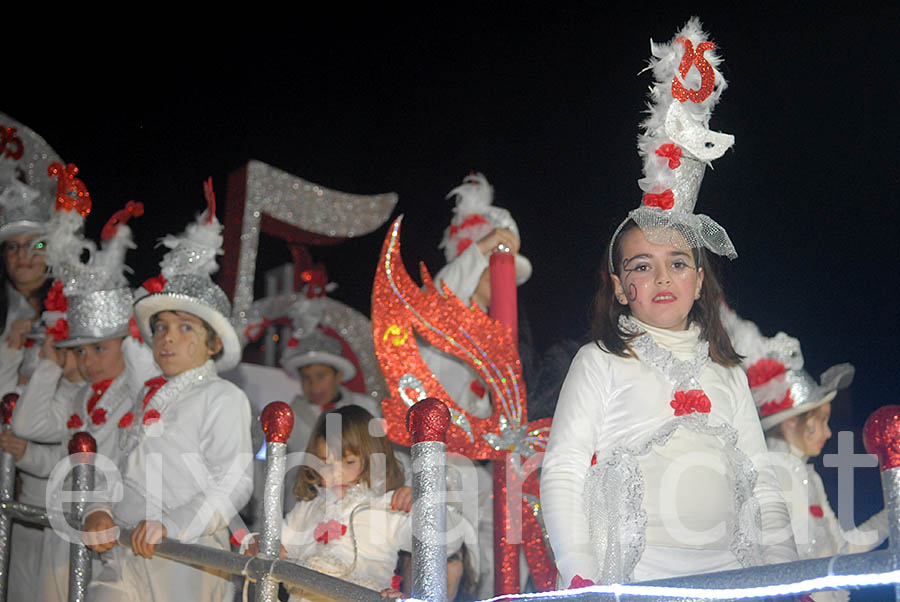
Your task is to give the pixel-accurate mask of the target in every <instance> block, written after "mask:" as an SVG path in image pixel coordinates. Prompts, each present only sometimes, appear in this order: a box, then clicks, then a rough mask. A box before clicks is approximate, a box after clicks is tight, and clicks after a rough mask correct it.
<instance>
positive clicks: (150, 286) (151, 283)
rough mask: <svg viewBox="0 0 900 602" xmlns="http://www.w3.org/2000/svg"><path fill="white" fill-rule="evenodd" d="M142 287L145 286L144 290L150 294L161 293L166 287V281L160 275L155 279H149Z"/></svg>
mask: <svg viewBox="0 0 900 602" xmlns="http://www.w3.org/2000/svg"><path fill="white" fill-rule="evenodd" d="M141 286H143V287H144V290H145V291H147V292H148V293H161V292H162V290H163V289H164V288H165V287H166V279H165V278H164V277H163V275H162V274H160V275H159V276H154V277H153V278H147V279H146V280H144V284H142V285H141Z"/></svg>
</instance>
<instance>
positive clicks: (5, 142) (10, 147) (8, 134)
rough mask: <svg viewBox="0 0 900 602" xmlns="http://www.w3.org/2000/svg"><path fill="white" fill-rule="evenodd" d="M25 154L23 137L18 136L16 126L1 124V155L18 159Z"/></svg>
mask: <svg viewBox="0 0 900 602" xmlns="http://www.w3.org/2000/svg"><path fill="white" fill-rule="evenodd" d="M24 154H25V145H24V144H22V139H21V138H19V137H18V136H16V128H8V127H6V126H3V125H0V155H3V156H4V157H6V158H7V159H13V160H15V161H18V160H19V159H21V158H22V155H24Z"/></svg>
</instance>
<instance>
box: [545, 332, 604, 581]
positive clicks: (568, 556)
mask: <svg viewBox="0 0 900 602" xmlns="http://www.w3.org/2000/svg"><path fill="white" fill-rule="evenodd" d="M598 357H599V358H600V361H598V360H597V359H595V358H598ZM601 363H602V356H596V355H595V356H593V357H592V356H591V355H589V354H587V353H585V348H582V350H581V351H579V352H578V354H577V355H576V356H575V358H574V359H573V361H572V365H571V367H570V368H569V373H568V375H566V380H565V382H564V383H563V386H562V390H561V392H560V395H559V402H558V403H557V406H556V413H555V414H554V416H553V426H552V428H551V430H550V439H549V441H548V444H547V452H546V454H545V455H544V462H543V467H542V469H541V504H542V506H543V512H544V524H545V525H546V526H547V532H548V534H549V536H550V544H551V546H552V548H553V554H554V556H555V557H556V565H557V568H558V569H559V572H560V583H561V585H562V586H563V587H566V586H568V585H569V583H571V581H572V577H574V576H575V575H580V576H581V577H583V578H585V579H592V580H595V581H596V580H598V578H599V567H598V566H597V562H596V560H595V559H594V553H593V551H592V548H591V544H590V535H589V532H588V521H587V516H586V514H585V509H584V505H583V504H584V502H583V492H584V481H585V477H586V475H587V471H588V468H590V463H591V457H592V456H593V454H594V450H595V445H594V440H593V439H594V425H596V424H599V423H600V422H602V421H603V408H604V401H605V399H606V397H607V395H608V391H607V383H608V382H609V378H608V366H604V365H601Z"/></svg>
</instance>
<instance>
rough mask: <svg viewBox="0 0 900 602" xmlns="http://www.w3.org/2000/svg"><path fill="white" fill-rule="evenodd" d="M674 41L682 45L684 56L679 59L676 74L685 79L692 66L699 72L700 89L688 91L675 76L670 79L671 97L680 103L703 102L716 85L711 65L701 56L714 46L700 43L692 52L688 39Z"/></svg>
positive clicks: (692, 45) (691, 44) (710, 43)
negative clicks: (679, 62)
mask: <svg viewBox="0 0 900 602" xmlns="http://www.w3.org/2000/svg"><path fill="white" fill-rule="evenodd" d="M675 41H676V42H681V43H682V44H683V45H684V56H683V57H681V64H680V65H679V66H678V73H679V74H680V75H681V79H684V78H685V77H687V74H688V71H690V70H691V65H692V64H693V66H695V67H696V68H697V71H699V72H700V88H699V89H698V90H688V89H687V88H685V87H684V84H682V83H681V81H679V79H678V76H675V77H673V78H672V97H673V98H675V99H676V100H680V101H681V102H685V101H686V100H690V101H691V102H694V103H697V102H703V101H704V100H706V99H707V98H709V95H710V94H712V93H713V88H715V85H716V74H715V72H714V71H713V68H712V65H710V64H709V61H707V60H706V57H704V56H703V53H705V52H706V51H707V50H712V49H713V48H715V47H716V45H715V44H713V43H712V42H700V43H699V44H697V50H696V51H694V44H693V42H691V41H690V40H689V39H687V38H678V39H677V40H675Z"/></svg>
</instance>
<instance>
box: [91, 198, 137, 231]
mask: <svg viewBox="0 0 900 602" xmlns="http://www.w3.org/2000/svg"><path fill="white" fill-rule="evenodd" d="M142 215H144V204H143V203H135V202H134V201H128V202H127V203H126V204H125V208H124V209H119V210H118V211H116V212H115V213H114V214H113V216H112V217H111V218H109V221H107V222H106V225H105V226H103V230H101V231H100V238H101V239H103V240H109V239H110V238H112V237H113V236H115V235H116V231H117V230H118V229H119V226H120V225H123V224H127V223H128V220H129V219H131V218H132V217H140V216H142Z"/></svg>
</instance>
